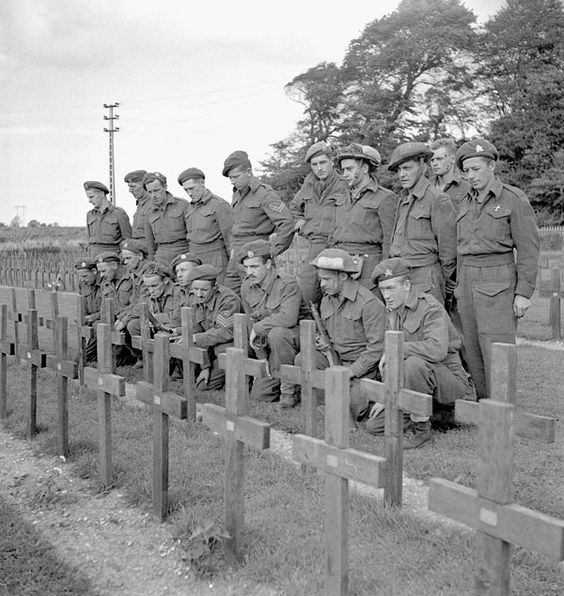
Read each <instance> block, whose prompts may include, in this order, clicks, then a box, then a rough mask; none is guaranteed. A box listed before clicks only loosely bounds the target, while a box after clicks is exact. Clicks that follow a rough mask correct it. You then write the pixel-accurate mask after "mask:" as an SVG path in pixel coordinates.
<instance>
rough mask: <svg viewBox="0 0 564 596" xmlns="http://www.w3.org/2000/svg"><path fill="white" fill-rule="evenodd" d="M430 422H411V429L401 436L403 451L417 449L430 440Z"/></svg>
mask: <svg viewBox="0 0 564 596" xmlns="http://www.w3.org/2000/svg"><path fill="white" fill-rule="evenodd" d="M432 438H433V437H432V435H431V421H430V420H426V421H425V422H412V423H411V428H410V429H409V430H408V431H407V432H406V433H405V435H404V436H403V448H404V449H417V448H418V447H421V445H424V444H425V443H427V442H428V441H430V440H431V439H432Z"/></svg>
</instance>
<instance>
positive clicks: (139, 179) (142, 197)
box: [124, 170, 151, 240]
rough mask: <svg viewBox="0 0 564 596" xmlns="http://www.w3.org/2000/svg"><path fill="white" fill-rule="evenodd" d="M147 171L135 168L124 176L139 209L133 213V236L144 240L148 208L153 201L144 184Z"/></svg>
mask: <svg viewBox="0 0 564 596" xmlns="http://www.w3.org/2000/svg"><path fill="white" fill-rule="evenodd" d="M146 173H147V172H146V171H145V170H135V171H133V172H129V174H127V175H126V176H125V178H124V181H125V182H126V183H127V187H128V188H129V192H130V193H131V194H132V195H133V196H134V197H135V205H136V206H137V209H136V210H135V213H134V214H133V225H132V233H131V237H132V238H138V239H140V240H143V239H144V238H145V216H146V212H147V208H148V207H149V205H150V203H151V197H150V196H149V195H148V194H147V191H146V190H145V187H144V186H143V178H144V177H145V174H146Z"/></svg>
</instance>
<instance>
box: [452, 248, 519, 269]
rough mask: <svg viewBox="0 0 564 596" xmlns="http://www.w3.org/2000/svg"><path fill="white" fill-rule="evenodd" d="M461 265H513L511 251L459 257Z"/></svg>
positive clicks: (513, 260)
mask: <svg viewBox="0 0 564 596" xmlns="http://www.w3.org/2000/svg"><path fill="white" fill-rule="evenodd" d="M460 261H461V263H462V265H465V266H469V267H496V266H497V265H510V264H511V265H512V264H514V263H515V257H514V256H513V251H511V252H495V253H490V254H484V255H461V257H460Z"/></svg>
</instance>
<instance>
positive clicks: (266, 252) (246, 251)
mask: <svg viewBox="0 0 564 596" xmlns="http://www.w3.org/2000/svg"><path fill="white" fill-rule="evenodd" d="M253 257H266V258H267V259H270V258H272V248H271V247H270V242H268V240H253V241H252V242H247V244H243V246H241V248H240V249H239V254H238V257H237V258H238V261H239V263H242V262H243V261H244V260H245V259H252V258H253Z"/></svg>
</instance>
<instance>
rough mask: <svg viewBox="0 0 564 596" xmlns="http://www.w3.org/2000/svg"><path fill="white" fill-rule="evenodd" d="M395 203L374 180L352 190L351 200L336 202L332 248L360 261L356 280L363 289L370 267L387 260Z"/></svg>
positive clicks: (369, 278) (388, 193) (369, 284)
mask: <svg viewBox="0 0 564 596" xmlns="http://www.w3.org/2000/svg"><path fill="white" fill-rule="evenodd" d="M397 201H398V198H397V196H396V195H395V194H394V193H393V192H392V191H390V190H387V189H386V188H384V187H383V186H380V185H379V184H378V182H377V181H376V180H375V179H374V178H370V179H369V181H368V183H367V184H365V185H363V186H362V187H361V188H358V189H355V190H354V192H353V193H352V196H350V197H349V196H341V197H339V199H338V202H337V213H336V220H337V224H336V229H335V233H334V235H333V245H334V246H335V248H339V249H341V250H345V251H346V252H348V253H349V254H351V255H353V256H355V257H357V258H359V259H360V260H361V262H362V265H361V266H362V269H361V271H360V276H358V278H357V279H358V282H359V283H360V284H361V285H363V286H365V287H367V288H370V287H371V285H372V282H371V274H372V271H373V270H374V267H376V265H377V264H378V263H379V262H380V261H381V260H382V259H383V258H384V259H385V258H387V257H388V252H389V248H390V238H391V235H392V230H393V227H394V219H395V215H396V207H397Z"/></svg>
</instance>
